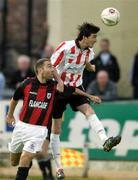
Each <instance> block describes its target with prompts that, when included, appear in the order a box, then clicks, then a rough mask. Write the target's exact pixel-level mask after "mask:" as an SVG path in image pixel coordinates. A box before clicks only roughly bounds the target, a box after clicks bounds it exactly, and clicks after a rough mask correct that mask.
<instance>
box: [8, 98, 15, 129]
mask: <svg viewBox="0 0 138 180" xmlns="http://www.w3.org/2000/svg"><path fill="white" fill-rule="evenodd" d="M17 104H18V101H16V100H14V99H13V98H12V99H11V101H10V106H9V111H8V114H7V117H6V121H7V123H8V124H9V125H11V126H13V125H14V123H15V119H14V116H13V114H14V111H15V108H16V106H17Z"/></svg>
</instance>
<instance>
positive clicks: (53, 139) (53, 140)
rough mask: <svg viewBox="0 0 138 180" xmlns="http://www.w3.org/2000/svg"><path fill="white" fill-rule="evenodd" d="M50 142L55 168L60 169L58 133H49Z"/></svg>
mask: <svg viewBox="0 0 138 180" xmlns="http://www.w3.org/2000/svg"><path fill="white" fill-rule="evenodd" d="M50 144H51V149H52V153H53V156H54V160H55V163H56V168H57V169H62V165H61V155H60V138H59V134H53V133H51V136H50Z"/></svg>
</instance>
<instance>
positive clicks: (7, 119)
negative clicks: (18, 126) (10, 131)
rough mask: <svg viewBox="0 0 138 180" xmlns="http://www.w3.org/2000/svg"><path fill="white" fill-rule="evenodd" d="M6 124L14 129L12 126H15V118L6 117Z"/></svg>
mask: <svg viewBox="0 0 138 180" xmlns="http://www.w3.org/2000/svg"><path fill="white" fill-rule="evenodd" d="M6 122H7V123H8V125H9V126H12V127H14V125H15V118H14V117H13V116H9V115H7V117H6Z"/></svg>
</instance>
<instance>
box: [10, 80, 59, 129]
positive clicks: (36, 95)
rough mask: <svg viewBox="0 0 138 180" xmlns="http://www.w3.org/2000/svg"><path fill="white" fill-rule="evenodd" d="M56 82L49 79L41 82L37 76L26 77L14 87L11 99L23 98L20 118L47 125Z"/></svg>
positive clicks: (26, 121)
mask: <svg viewBox="0 0 138 180" xmlns="http://www.w3.org/2000/svg"><path fill="white" fill-rule="evenodd" d="M56 86H57V83H55V82H54V81H52V80H50V81H48V82H47V83H45V84H41V83H40V82H39V81H38V80H37V78H27V79H26V80H24V81H23V82H22V83H21V84H20V86H19V87H18V88H17V89H16V91H15V93H14V96H13V99H14V100H19V99H20V98H22V99H23V107H22V110H21V113H20V120H21V121H23V122H25V123H29V124H34V125H41V126H47V125H48V122H49V120H50V119H51V114H52V110H53V102H54V98H55V92H56Z"/></svg>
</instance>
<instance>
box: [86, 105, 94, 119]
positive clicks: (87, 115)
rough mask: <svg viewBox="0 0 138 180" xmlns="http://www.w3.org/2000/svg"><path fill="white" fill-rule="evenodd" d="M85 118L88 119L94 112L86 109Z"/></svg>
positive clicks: (89, 108)
mask: <svg viewBox="0 0 138 180" xmlns="http://www.w3.org/2000/svg"><path fill="white" fill-rule="evenodd" d="M84 114H85V116H86V117H89V116H90V115H92V114H95V112H94V110H93V109H92V108H91V107H88V108H87V109H86V111H85V112H84Z"/></svg>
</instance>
